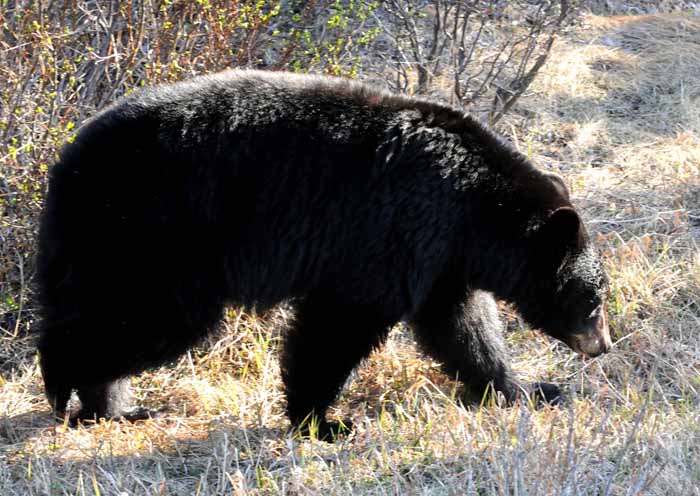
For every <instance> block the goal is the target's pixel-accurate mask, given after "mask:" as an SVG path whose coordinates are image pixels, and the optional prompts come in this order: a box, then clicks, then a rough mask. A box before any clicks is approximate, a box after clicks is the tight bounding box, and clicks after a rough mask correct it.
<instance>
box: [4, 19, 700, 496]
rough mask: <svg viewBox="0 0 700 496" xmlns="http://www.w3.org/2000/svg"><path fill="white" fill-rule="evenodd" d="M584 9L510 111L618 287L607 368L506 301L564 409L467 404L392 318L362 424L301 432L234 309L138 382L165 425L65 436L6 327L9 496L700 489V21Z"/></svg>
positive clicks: (269, 362) (365, 390)
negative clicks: (530, 323)
mask: <svg viewBox="0 0 700 496" xmlns="http://www.w3.org/2000/svg"><path fill="white" fill-rule="evenodd" d="M585 21H586V22H585V23H584V26H583V27H582V28H581V29H578V30H576V31H575V32H573V33H571V35H570V36H569V37H568V38H567V39H563V40H561V42H560V43H558V45H555V47H556V53H554V54H553V56H552V60H551V62H550V63H549V64H548V66H547V67H546V68H545V73H544V74H543V75H542V77H541V78H540V79H539V80H537V81H536V82H535V84H534V85H533V88H532V91H531V93H530V94H529V95H526V96H525V97H524V98H523V99H522V101H521V102H520V104H519V106H518V108H517V109H516V111H515V113H514V114H513V115H511V116H509V117H508V118H507V120H506V122H504V129H505V130H506V131H507V132H508V133H509V134H510V135H511V136H513V138H514V140H515V142H516V143H517V145H518V146H519V147H520V149H521V150H523V151H525V152H526V153H528V154H529V155H531V156H532V157H533V159H535V160H536V161H537V162H538V163H540V164H541V165H543V166H544V167H547V168H550V169H553V170H557V171H560V172H561V173H562V174H563V175H564V177H565V178H566V180H567V182H568V183H569V184H570V186H571V189H572V191H573V194H574V199H575V202H576V203H577V205H578V206H579V207H580V208H581V210H582V212H583V213H584V215H585V217H586V218H587V220H588V222H589V225H590V228H591V231H592V232H593V235H594V236H595V237H596V239H597V240H598V243H599V246H600V248H601V250H602V251H603V253H604V256H605V260H606V265H607V267H608V270H609V272H610V275H611V279H612V292H611V295H610V305H609V306H610V311H611V326H612V330H613V333H614V335H615V338H616V339H617V343H616V345H615V349H614V351H613V353H611V354H608V355H606V356H604V357H602V358H599V359H595V360H592V361H588V362H583V361H582V360H581V359H580V358H578V357H576V356H575V355H573V354H572V353H571V352H570V351H568V350H566V349H565V348H564V347H563V346H562V345H559V344H556V343H553V342H551V341H549V340H548V339H546V338H544V337H542V336H541V335H539V334H537V333H535V332H533V331H530V330H527V329H519V327H520V326H519V324H518V321H517V319H516V318H514V317H513V316H512V315H510V314H509V313H506V314H505V316H506V318H507V320H508V322H509V327H510V328H511V329H512V332H509V333H508V341H509V344H510V346H511V349H512V354H513V358H514V362H515V366H516V368H517V369H518V371H519V373H520V374H521V375H522V376H524V377H527V378H530V379H535V378H538V379H547V380H551V381H555V382H561V383H564V384H566V385H567V386H568V388H569V389H570V391H571V394H572V397H573V398H574V399H573V400H572V401H571V402H569V404H568V406H567V407H564V408H545V409H542V410H533V409H531V408H530V407H529V406H528V405H521V406H520V407H517V408H511V409H500V408H497V407H494V406H493V405H484V406H483V407H479V406H472V407H468V408H464V407H462V406H459V405H457V404H456V403H455V402H454V400H453V398H454V396H455V384H454V383H453V382H451V381H449V380H448V379H447V378H446V377H444V376H443V375H441V374H440V373H439V371H438V368H437V366H436V364H434V363H430V362H429V361H426V360H424V359H422V358H421V357H419V356H418V355H417V353H416V351H415V348H414V346H413V344H412V342H411V340H410V337H409V336H408V335H407V333H406V332H405V331H404V330H402V329H397V330H395V332H394V333H393V334H392V339H391V340H390V343H389V344H388V346H387V347H386V348H385V349H383V350H382V351H381V352H379V353H377V354H375V355H374V356H373V357H372V358H371V359H370V360H369V361H368V362H367V364H366V365H365V366H364V367H362V368H361V369H359V370H358V371H357V372H356V373H355V375H354V376H353V378H352V380H351V381H350V382H349V384H348V386H347V388H346V389H345V391H344V393H343V395H342V397H341V398H340V401H339V403H338V405H337V408H338V410H339V411H340V412H342V414H344V415H350V416H351V417H352V418H353V419H354V420H355V422H356V425H357V432H356V433H355V434H354V435H353V436H352V437H351V438H350V439H348V440H345V441H341V442H338V443H336V444H334V445H328V444H325V443H321V442H299V441H297V440H294V439H291V438H290V436H289V435H288V434H287V432H286V429H287V425H288V424H287V422H286V420H285V418H284V416H283V403H282V397H281V389H280V381H279V374H278V368H277V361H276V358H275V352H274V349H275V343H276V339H277V338H276V337H275V334H274V333H272V334H270V333H268V332H266V329H265V325H264V323H262V322H261V321H260V320H259V319H257V318H256V317H254V316H248V315H245V314H241V313H239V312H234V311H232V312H230V314H229V315H228V317H227V319H226V322H225V325H224V327H225V329H224V330H223V332H222V333H221V334H220V335H219V336H218V337H217V338H213V339H212V340H211V341H212V342H211V343H210V345H211V346H204V347H202V348H201V349H199V350H196V351H194V352H192V353H191V354H190V355H188V356H187V357H185V358H183V359H182V360H180V362H179V363H178V364H176V365H175V366H174V367H169V368H163V369H160V370H156V371H153V372H151V373H148V374H144V375H143V376H141V377H139V378H137V379H135V381H134V382H135V386H136V388H137V391H138V394H139V396H140V397H141V399H142V400H143V402H144V403H145V404H147V405H151V406H159V405H164V404H167V405H168V406H169V411H168V414H167V416H165V417H164V418H161V419H156V420H152V421H148V422H142V423H138V424H136V425H129V424H123V423H115V422H111V423H104V424H100V425H97V426H93V427H90V428H80V429H77V430H71V429H66V428H65V427H63V426H60V425H59V426H56V425H54V424H53V422H52V420H51V418H50V416H49V413H48V408H47V405H46V404H45V401H44V399H43V397H42V396H41V385H40V379H39V375H38V371H37V367H36V364H35V361H34V358H33V357H32V356H31V352H30V348H29V344H28V340H27V339H26V337H23V335H22V334H21V333H19V334H17V335H12V334H13V332H14V329H15V327H14V326H10V325H9V324H7V323H5V324H2V325H3V326H4V327H3V329H4V330H5V332H6V333H7V335H5V336H4V337H2V338H0V339H2V341H3V348H2V350H3V351H2V353H3V355H2V357H1V358H2V359H4V360H6V364H5V365H0V373H2V376H0V386H1V387H2V390H1V392H0V414H1V415H3V417H2V419H1V420H0V493H2V494H4V495H11V494H247V493H251V494H316V493H328V494H351V493H359V494H364V493H367V494H455V495H456V494H481V495H484V494H487V495H490V494H503V495H510V494H557V495H558V494H562V495H569V494H571V495H574V494H591V495H594V494H595V495H599V494H601V495H602V494H605V495H607V494H616V495H617V494H620V495H622V494H625V495H634V494H655V495H667V494H677V495H693V494H696V495H697V494H700V489H699V487H700V463H698V462H700V394H699V390H700V340H699V339H698V337H699V334H700V333H699V331H700V252H699V250H698V247H699V245H700V165H699V164H700V140H698V137H699V135H700V119H699V111H698V109H700V102H699V101H698V99H699V98H700V73H699V72H700V50H698V45H699V44H700V21H699V20H697V19H693V18H690V17H688V16H681V15H671V14H669V15H659V16H640V17H634V16H632V17H613V18H605V17H593V16H589V17H587V18H586V20H585ZM10 227H11V226H10ZM6 233H7V234H6ZM11 233H12V231H10V230H9V228H7V227H6V226H5V227H3V236H6V235H7V236H9V234H11ZM19 260H22V258H21V257H20V258H19ZM18 267H19V264H15V265H14V266H13V270H19V268H18ZM504 311H505V312H508V310H507V309H504ZM271 336H272V337H271Z"/></svg>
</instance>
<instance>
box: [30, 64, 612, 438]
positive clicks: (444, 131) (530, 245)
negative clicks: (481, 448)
mask: <svg viewBox="0 0 700 496" xmlns="http://www.w3.org/2000/svg"><path fill="white" fill-rule="evenodd" d="M606 284H607V283H606V277H605V275H604V273H603V270H602V268H601V262H600V259H599V257H598V255H597V253H596V251H595V250H594V249H593V248H592V246H591V243H590V241H589V239H588V237H587V235H586V231H585V229H584V226H583V225H582V222H581V220H580V218H579V216H578V215H577V213H576V212H575V210H574V209H573V208H572V205H571V202H570V200H569V196H568V193H567V190H566V187H565V185H564V183H563V182H562V181H561V179H559V178H558V177H557V176H554V175H552V174H547V173H544V172H541V171H539V170H538V169H536V168H535V167H534V166H533V165H531V164H530V163H529V162H528V160H527V159H526V158H525V157H524V156H522V155H521V154H519V153H517V152H516V151H514V150H513V149H511V148H510V147H509V146H508V145H507V144H505V143H504V142H503V141H501V140H500V139H499V138H497V137H496V136H495V135H494V134H493V133H491V132H490V131H488V130H487V129H486V128H485V127H483V126H482V125H481V124H480V123H479V122H478V121H476V120H474V119H473V118H471V117H470V116H468V115H465V114H464V113H462V112H460V111H458V110H455V109H452V108H450V107H447V106H443V105H440V104H437V103H434V102H430V101H426V100H420V99H416V98H409V97H404V96H397V95H392V94H390V93H387V92H384V91H381V90H378V89H374V88H371V87H368V86H366V85H362V84H359V83H356V82H351V81H348V80H344V79H339V78H327V77H318V76H303V75H292V74H285V73H267V72H258V71H229V72H225V73H221V74H215V75H211V76H205V77H200V78H196V79H193V80H191V81H186V82H183V83H179V84H174V85H168V86H160V87H155V88H152V89H146V90H143V91H137V92H135V93H134V94H132V95H130V96H128V97H126V98H124V99H122V100H121V101H119V102H118V103H116V104H115V105H113V106H111V107H109V108H107V109H106V110H104V111H102V112H101V113H99V114H98V115H97V116H95V117H94V118H92V119H91V120H90V121H89V122H87V123H86V124H85V125H84V126H83V127H82V129H81V130H80V132H79V133H78V135H77V137H76V139H75V141H74V142H73V143H71V144H68V145H66V146H65V148H64V149H63V151H62V153H61V155H60V159H59V161H58V163H57V164H56V165H55V166H54V167H53V168H52V170H51V177H50V184H49V191H48V196H47V199H46V204H45V208H44V212H43V217H42V222H41V228H40V237H39V255H38V290H39V301H40V306H41V310H42V320H43V322H42V324H41V326H40V335H39V340H38V349H39V354H40V364H41V370H42V373H43V377H44V381H45V386H46V394H47V396H48V399H49V401H50V403H51V404H52V405H53V407H54V409H55V411H56V413H57V414H59V415H63V414H66V413H67V414H68V415H69V416H70V417H71V419H72V420H78V419H90V418H100V417H107V418H114V417H124V418H130V419H136V418H141V417H143V416H145V415H147V412H146V411H145V410H143V409H138V408H132V407H131V406H130V405H129V402H128V397H129V394H128V387H127V385H126V382H125V379H126V378H127V377H128V376H129V375H131V374H136V373H138V372H140V371H143V370H144V369H146V368H148V367H153V366H157V365H159V364H162V363H164V362H167V361H170V360H173V359H175V358H176V357H178V356H179V355H181V354H182V353H183V352H185V351H186V350H187V349H188V348H189V347H191V346H193V345H194V344H196V343H197V342H198V341H199V340H200V339H201V338H202V337H203V336H205V335H206V334H207V332H208V331H210V330H211V329H212V328H213V327H215V326H216V325H217V321H218V320H219V319H220V317H221V313H222V309H223V307H224V306H225V305H229V304H232V305H247V306H254V307H255V308H257V309H258V310H265V309H268V308H271V307H273V306H275V305H278V304H280V303H281V302H290V304H292V305H294V307H295V309H296V310H295V313H296V317H295V318H294V319H293V321H292V322H291V323H290V324H289V329H288V330H287V331H286V334H285V336H286V337H285V343H284V349H283V352H282V358H281V362H282V375H283V381H284V386H285V392H286V397H287V413H288V415H289V419H290V420H291V422H292V424H293V425H294V426H297V427H298V426H301V425H303V424H304V422H305V420H307V419H308V418H314V417H310V416H315V418H316V419H317V420H318V427H319V433H320V435H321V436H322V437H323V436H327V435H329V434H331V433H333V432H335V431H336V430H337V429H338V425H337V424H334V423H331V422H328V421H327V420H326V419H325V416H324V415H325V412H326V409H327V408H328V406H329V405H330V403H331V402H332V401H333V400H334V398H335V397H336V395H337V394H338V392H339V390H340V388H341V387H342V385H343V383H344V381H345V380H346V378H347V376H348V374H349V373H350V372H351V371H352V369H353V368H354V367H355V366H356V365H357V364H358V363H359V362H360V361H362V359H364V358H365V357H367V355H368V354H369V353H370V352H371V350H372V349H373V348H375V347H377V346H379V345H381V344H382V342H383V341H384V339H385V338H386V336H387V332H388V330H389V329H390V328H391V326H392V325H393V324H395V323H396V322H398V321H404V322H406V323H407V324H408V325H410V326H411V327H412V328H413V330H414V332H415V334H416V338H417V341H418V342H419V344H420V345H421V346H422V348H423V349H424V350H425V352H426V353H427V354H429V355H430V356H432V357H435V358H436V359H438V360H439V361H441V362H442V363H443V364H444V368H445V370H446V372H448V373H449V374H452V375H457V376H458V377H459V379H460V380H462V381H463V382H464V383H465V385H466V386H467V388H468V389H470V390H472V391H476V392H483V391H484V390H485V388H486V387H487V386H488V384H490V383H491V384H493V387H494V389H495V390H496V391H500V392H501V393H503V395H504V396H505V398H506V399H507V400H509V401H513V400H514V399H515V398H516V397H517V396H518V395H519V394H520V391H524V392H525V394H528V392H529V393H533V392H534V389H533V388H535V387H536V388H537V393H536V394H539V395H540V397H541V399H544V400H547V401H554V400H556V398H557V397H558V395H559V391H558V389H557V388H556V386H553V385H547V384H544V385H536V386H530V387H524V388H523V387H521V386H519V384H518V382H517V380H516V379H515V378H514V377H513V375H512V373H511V371H510V368H509V365H508V361H507V356H506V353H505V351H504V348H503V345H502V342H501V338H500V336H499V334H500V328H501V324H500V323H499V320H498V315H497V312H496V308H495V304H494V300H493V296H492V295H495V296H496V297H498V298H500V299H503V300H505V301H508V302H511V303H513V304H514V305H515V307H516V308H517V310H518V311H519V312H520V313H521V315H522V316H523V317H524V318H525V319H526V320H527V321H528V322H529V323H530V324H532V325H533V326H535V327H537V328H540V329H542V330H543V331H544V332H546V333H547V334H549V335H551V336H553V337H555V338H558V339H560V340H562V341H564V342H566V343H568V344H569V345H570V346H571V347H572V348H573V349H574V350H577V351H579V352H582V353H585V354H588V355H597V354H599V353H602V352H604V351H606V350H607V349H608V348H609V346H610V338H609V335H608V330H607V324H606V320H605V311H604V306H603V300H604V295H605V291H606ZM74 391H75V392H76V393H77V396H78V397H79V399H80V405H79V406H77V407H75V406H74V407H73V408H72V409H71V408H68V410H70V411H68V412H66V410H67V405H68V404H74V403H76V402H75V401H71V402H69V398H70V396H71V394H72V393H73V392H74ZM542 397H543V398H542Z"/></svg>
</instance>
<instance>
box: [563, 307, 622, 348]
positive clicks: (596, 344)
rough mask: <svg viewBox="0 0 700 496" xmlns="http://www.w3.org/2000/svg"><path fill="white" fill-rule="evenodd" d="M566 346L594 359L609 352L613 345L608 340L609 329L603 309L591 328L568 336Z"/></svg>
mask: <svg viewBox="0 0 700 496" xmlns="http://www.w3.org/2000/svg"><path fill="white" fill-rule="evenodd" d="M567 344H568V345H569V347H571V349H572V350H574V351H575V352H577V353H580V354H581V355H584V356H587V357H590V358H595V357H597V356H599V355H602V354H603V353H607V352H608V351H610V348H612V345H613V343H612V340H611V339H610V329H609V327H608V318H607V315H606V312H605V309H603V310H602V311H601V312H600V314H599V317H598V318H597V319H596V321H595V325H594V326H592V328H590V329H586V330H584V331H583V332H578V333H574V334H572V335H570V338H569V339H568V340H567Z"/></svg>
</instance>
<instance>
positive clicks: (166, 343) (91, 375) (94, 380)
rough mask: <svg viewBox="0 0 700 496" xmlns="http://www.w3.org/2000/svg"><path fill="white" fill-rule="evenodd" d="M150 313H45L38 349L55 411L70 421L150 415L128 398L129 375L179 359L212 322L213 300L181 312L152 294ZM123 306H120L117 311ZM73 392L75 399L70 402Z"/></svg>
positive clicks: (218, 307)
mask: <svg viewBox="0 0 700 496" xmlns="http://www.w3.org/2000/svg"><path fill="white" fill-rule="evenodd" d="M150 303H152V304H153V307H148V310H149V312H148V313H146V312H144V311H133V310H132V311H129V310H125V309H108V310H103V311H99V312H98V311H95V312H91V313H83V314H81V315H80V317H75V318H72V319H70V320H69V321H63V322H61V323H58V322H59V321H55V320H52V319H51V318H45V319H44V322H43V325H42V329H41V331H40V332H41V334H40V336H39V342H38V349H39V355H40V364H41V371H42V375H43V378H44V384H45V389H46V396H47V398H48V400H49V403H50V404H51V406H52V407H53V409H54V412H55V414H56V415H57V416H59V417H63V416H64V415H66V414H68V416H69V418H70V421H71V422H72V423H75V422H77V421H79V420H99V419H100V418H105V419H126V420H139V419H144V418H148V417H149V416H150V413H151V412H149V411H148V410H146V409H144V408H138V407H136V406H135V405H134V404H133V403H132V401H131V400H132V398H131V394H130V392H129V386H128V377H129V376H131V375H134V374H137V373H139V372H142V371H144V370H146V369H149V368H153V367H156V366H159V365H161V364H163V363H167V362H169V361H172V360H175V359H177V358H178V357H179V356H181V355H182V354H183V353H184V352H186V351H187V349H189V348H190V347H191V346H193V345H194V344H196V343H197V342H198V341H199V340H200V339H201V338H202V337H204V336H205V335H206V334H207V332H208V331H209V330H210V329H211V328H212V327H213V326H214V325H215V324H216V322H217V321H218V318H219V316H220V315H221V308H222V305H221V304H219V303H217V302H214V303H213V304H212V305H209V306H207V309H206V311H204V310H203V305H204V304H203V303H202V304H200V305H199V307H198V309H202V310H201V311H200V312H196V313H195V312H192V311H191V309H190V313H189V314H187V315H185V314H184V313H183V311H181V310H179V309H178V307H176V306H175V305H174V304H166V303H165V302H163V301H159V300H157V299H156V298H151V300H150ZM120 310H121V311H120ZM73 391H76V392H77V396H78V399H79V400H80V402H79V404H78V403H76V402H74V401H70V400H71V394H72V392H73Z"/></svg>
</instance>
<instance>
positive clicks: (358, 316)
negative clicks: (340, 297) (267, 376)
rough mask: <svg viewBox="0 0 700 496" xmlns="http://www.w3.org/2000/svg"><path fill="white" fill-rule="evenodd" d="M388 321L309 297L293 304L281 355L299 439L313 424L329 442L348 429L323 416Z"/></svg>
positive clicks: (382, 334) (367, 311)
mask: <svg viewBox="0 0 700 496" xmlns="http://www.w3.org/2000/svg"><path fill="white" fill-rule="evenodd" d="M391 324H393V322H391V321H390V319H386V318H382V317H381V316H380V315H379V313H375V312H373V311H372V309H370V308H365V307H359V306H355V305H352V306H345V305H339V304H336V303H334V302H330V301H328V300H326V299H321V298H317V299H312V298H307V299H306V300H304V301H302V302H300V304H298V306H297V311H296V316H295V318H294V321H293V322H292V323H291V325H290V328H289V329H288V331H287V334H286V338H285V343H284V349H283V351H282V360H281V362H282V363H281V365H282V380H283V381H284V386H285V393H286V396H287V415H288V416H289V420H290V421H291V423H292V425H293V426H294V427H295V428H298V429H300V432H301V433H302V435H303V436H305V437H306V436H309V435H310V433H311V432H310V431H311V429H310V427H311V425H312V424H313V423H315V424H316V427H317V429H318V430H317V436H318V438H319V439H323V440H326V441H332V440H333V438H335V437H336V436H337V435H338V434H339V433H341V432H343V431H344V430H350V429H351V425H350V423H349V422H343V426H344V427H345V429H343V426H341V425H340V424H339V423H337V422H329V421H327V420H326V418H325V414H326V410H327V409H328V407H329V406H330V404H331V403H332V402H333V401H334V400H335V398H336V396H337V395H338V393H339V392H340V389H341V388H342V386H343V384H344V383H345V380H346V379H347V377H348V375H349V374H350V372H352V370H353V369H354V368H355V366H357V365H358V364H359V363H360V362H361V361H362V360H363V359H364V358H366V357H367V356H369V354H370V353H371V351H372V350H373V349H374V348H376V347H378V346H379V345H381V344H382V343H383V341H384V340H385V338H386V336H387V334H388V332H389V327H390V326H391Z"/></svg>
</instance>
